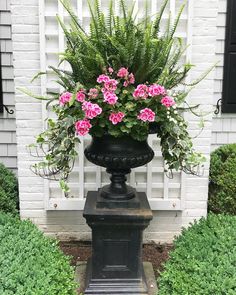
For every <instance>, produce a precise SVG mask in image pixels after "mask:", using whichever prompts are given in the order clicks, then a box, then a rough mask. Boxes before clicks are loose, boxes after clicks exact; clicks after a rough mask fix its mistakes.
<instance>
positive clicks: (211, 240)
mask: <svg viewBox="0 0 236 295" xmlns="http://www.w3.org/2000/svg"><path fill="white" fill-rule="evenodd" d="M174 244H175V250H173V252H172V253H170V260H169V261H167V263H166V264H165V266H164V272H163V273H161V276H160V279H159V288H160V290H159V293H158V295H221V294H222V295H223V294H224V295H235V294H236V216H229V215H228V216H227V215H213V214H210V215H209V216H208V218H207V219H202V220H201V221H200V222H199V223H195V224H193V225H192V226H191V227H190V228H189V229H188V230H183V233H182V235H181V236H180V237H179V238H177V239H176V241H175V242H174Z"/></svg>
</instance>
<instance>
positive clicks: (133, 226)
mask: <svg viewBox="0 0 236 295" xmlns="http://www.w3.org/2000/svg"><path fill="white" fill-rule="evenodd" d="M99 201H100V197H99V192H89V193H88V196H87V200H86V204H85V209H84V217H85V218H86V221H87V223H88V225H89V226H90V227H91V229H92V250H93V252H92V258H91V260H90V263H89V265H88V269H87V278H86V281H87V284H86V289H85V292H84V294H110V295H112V294H116V295H119V294H127V295H128V294H136V295H139V294H143V295H144V294H145V295H147V294H148V292H147V286H146V282H145V276H144V272H143V264H142V236H143V230H144V229H145V228H146V227H147V226H148V225H149V223H150V220H151V219H152V211H151V209H150V207H149V204H148V200H147V196H146V194H145V193H137V195H136V198H135V199H132V200H130V202H132V203H133V202H135V203H136V202H137V203H138V206H137V207H136V206H135V207H136V208H132V206H131V204H129V201H128V200H126V201H125V202H123V203H122V201H121V202H120V203H119V204H117V202H113V201H111V200H110V201H109V202H110V206H109V207H110V208H107V207H106V206H104V207H103V208H100V206H97V205H98V202H99Z"/></svg>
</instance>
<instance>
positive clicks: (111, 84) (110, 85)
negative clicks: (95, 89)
mask: <svg viewBox="0 0 236 295" xmlns="http://www.w3.org/2000/svg"><path fill="white" fill-rule="evenodd" d="M117 84H118V81H116V80H115V79H110V80H109V81H107V82H105V84H104V87H105V89H106V90H107V91H116V89H117Z"/></svg>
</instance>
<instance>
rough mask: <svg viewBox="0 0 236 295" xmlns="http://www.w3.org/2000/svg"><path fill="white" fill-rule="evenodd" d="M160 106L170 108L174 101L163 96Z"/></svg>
mask: <svg viewBox="0 0 236 295" xmlns="http://www.w3.org/2000/svg"><path fill="white" fill-rule="evenodd" d="M161 103H162V105H164V106H165V107H167V108H169V107H172V106H173V105H175V101H174V99H173V98H172V97H170V96H165V97H163V98H162V100H161Z"/></svg>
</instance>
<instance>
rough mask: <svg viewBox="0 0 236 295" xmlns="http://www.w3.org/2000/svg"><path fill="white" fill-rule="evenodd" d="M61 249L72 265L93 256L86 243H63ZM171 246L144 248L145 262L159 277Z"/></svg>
mask: <svg viewBox="0 0 236 295" xmlns="http://www.w3.org/2000/svg"><path fill="white" fill-rule="evenodd" d="M60 247H61V249H62V251H63V252H64V253H65V254H66V255H70V256H72V260H71V264H72V265H76V263H77V262H79V261H86V260H87V259H88V258H89V257H90V256H91V244H90V243H85V242H61V243H60ZM171 249H172V246H171V245H159V244H154V243H152V244H145V245H144V246H143V261H148V262H151V263H152V265H153V269H154V272H155V276H156V277H158V275H159V272H160V271H162V269H163V266H162V265H163V263H164V262H165V261H166V260H167V259H168V258H169V252H170V250H171Z"/></svg>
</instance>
